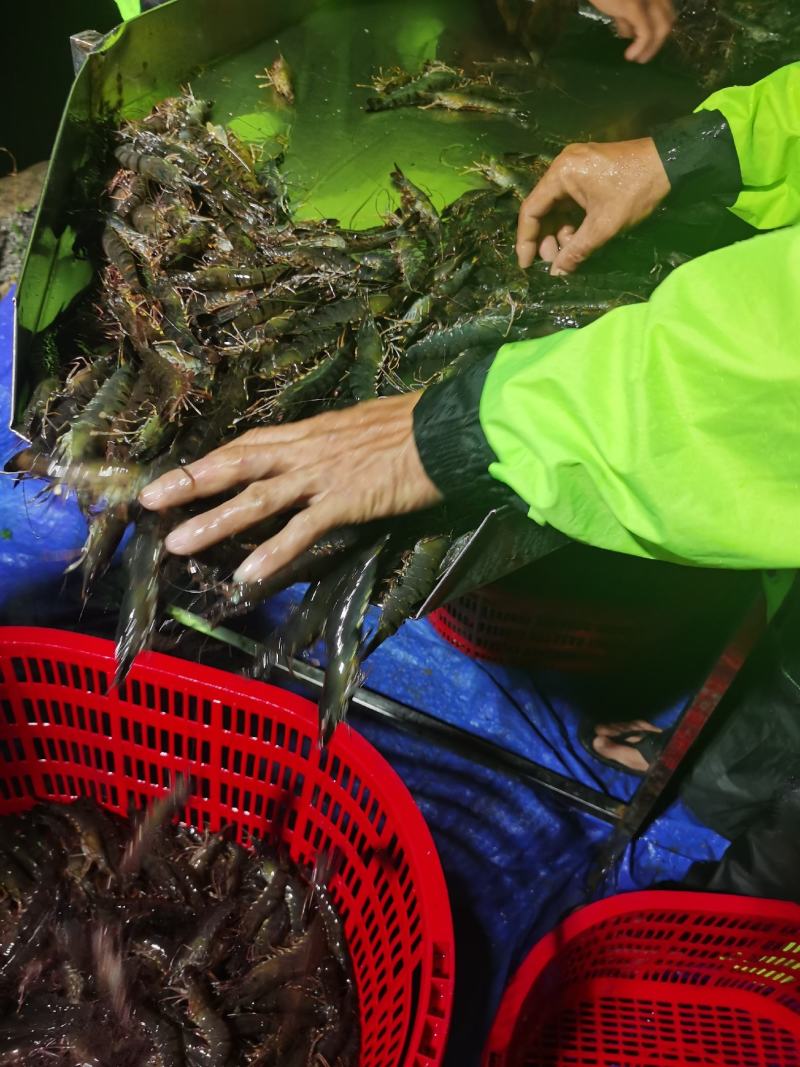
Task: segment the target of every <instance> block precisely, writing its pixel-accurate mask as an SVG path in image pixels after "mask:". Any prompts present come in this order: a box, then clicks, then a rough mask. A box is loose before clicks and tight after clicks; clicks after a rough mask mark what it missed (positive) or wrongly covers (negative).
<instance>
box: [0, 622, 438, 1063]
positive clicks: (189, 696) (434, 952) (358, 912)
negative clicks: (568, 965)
mask: <svg viewBox="0 0 800 1067" xmlns="http://www.w3.org/2000/svg"><path fill="white" fill-rule="evenodd" d="M113 675H114V661H113V645H112V644H111V643H110V642H108V641H101V640H98V639H96V638H89V637H85V636H83V635H80V634H71V633H64V632H61V631H57V630H41V629H34V628H14V627H5V628H3V627H0V814H7V813H11V812H15V811H20V810H22V809H24V808H27V807H30V806H31V804H32V803H33V802H34V798H36V797H51V798H54V799H56V800H64V801H66V800H69V799H70V798H74V797H76V796H79V795H83V794H87V795H90V796H93V797H94V798H95V799H97V800H98V801H99V802H101V803H102V804H104V805H105V806H106V807H108V808H109V809H111V810H112V811H116V812H119V813H121V814H126V813H127V811H128V810H129V806H130V805H131V804H136V805H141V804H143V803H144V802H146V801H148V800H150V799H151V798H152V797H153V796H155V795H158V794H160V793H162V792H163V791H164V790H165V789H166V788H167V787H168V785H169V783H170V782H171V781H174V778H175V775H176V774H177V773H179V772H180V773H183V774H187V775H191V777H192V780H193V782H194V783H195V784H196V794H195V795H194V796H193V798H192V800H191V802H190V804H189V806H188V808H187V817H188V818H189V819H190V820H191V822H192V823H193V824H194V825H195V826H197V827H198V828H201V829H204V828H208V829H211V830H215V829H218V828H219V827H220V826H222V825H226V824H233V825H234V826H235V827H236V830H237V833H238V836H239V839H240V840H241V841H243V842H244V841H246V840H247V839H248V838H249V837H250V836H251V835H253V834H256V835H260V836H266V837H269V838H270V839H271V840H273V841H275V840H279V841H281V842H282V843H283V844H284V845H285V846H286V847H287V848H288V851H289V853H290V855H291V857H292V858H293V859H294V860H295V861H296V862H297V863H300V864H303V865H310V864H311V863H313V861H314V858H315V857H316V856H317V854H318V853H319V852H320V850H325V851H327V852H329V853H330V852H333V851H336V852H338V853H339V854H340V855H341V856H342V862H341V864H339V865H338V871H337V873H336V875H335V876H334V877H333V879H332V880H331V882H330V883H329V888H330V890H331V894H332V896H333V898H334V900H335V901H336V903H337V905H338V907H339V909H340V911H341V914H342V916H343V920H344V928H345V933H346V935H347V942H348V947H349V949H350V955H351V958H352V961H353V967H354V970H355V980H356V986H357V990H358V1001H359V1010H360V1022H361V1056H360V1061H359V1062H360V1065H361V1067H433V1065H435V1064H438V1063H440V1062H441V1059H442V1055H443V1051H444V1045H445V1040H446V1037H447V1029H448V1023H449V1019H450V1009H451V1002H452V995H453V928H452V920H451V916H450V909H449V903H448V897H447V890H446V888H445V884H444V878H443V875H442V870H441V866H440V864H439V859H438V856H437V854H436V849H435V847H434V844H433V840H432V839H431V835H430V832H429V831H428V828H427V826H426V824H425V821H424V819H423V818H422V815H421V814H420V812H419V810H418V808H417V807H416V805H415V804H414V801H413V800H412V798H411V795H410V794H409V792H408V790H407V789H406V787H405V786H404V785H403V783H402V781H401V780H400V779H399V778H398V776H397V775H396V774H395V773H394V771H393V770H392V769H391V767H390V766H389V765H388V764H387V763H386V761H385V760H384V759H383V758H382V757H381V756H380V755H379V754H378V752H376V751H375V749H374V748H373V747H372V746H371V745H370V744H368V743H367V742H366V741H365V740H364V739H363V738H362V737H360V736H359V735H358V734H357V733H355V732H354V731H353V730H350V729H346V728H341V729H339V730H337V731H336V734H335V736H334V738H333V740H332V741H331V743H330V744H329V745H328V746H327V747H326V748H325V749H323V750H320V749H319V746H318V745H317V740H316V738H317V730H318V727H317V710H316V708H315V707H314V705H313V704H311V703H310V702H309V701H307V700H303V699H302V698H300V697H298V696H295V695H294V694H292V693H287V692H285V691H283V690H281V689H277V688H276V687H274V686H269V685H264V684H263V683H259V682H253V681H249V680H247V679H243V678H239V677H238V676H235V675H231V674H227V673H225V672H223V671H219V670H214V669H210V668H206V667H202V666H198V665H195V664H191V663H187V662H186V661H184V660H179V659H174V658H172V657H170V656H164V655H160V654H158V653H148V654H145V655H142V656H140V657H139V658H138V659H137V661H136V664H135V666H134V668H133V670H132V671H131V673H130V676H129V678H128V680H127V681H126V682H125V684H124V685H123V686H122V687H121V689H120V690H119V691H116V690H114V691H111V692H110V691H109V686H110V684H111V680H112V678H113Z"/></svg>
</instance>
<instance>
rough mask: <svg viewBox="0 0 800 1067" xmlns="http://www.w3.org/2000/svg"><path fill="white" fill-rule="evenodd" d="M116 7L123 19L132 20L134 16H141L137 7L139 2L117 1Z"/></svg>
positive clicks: (137, 0)
mask: <svg viewBox="0 0 800 1067" xmlns="http://www.w3.org/2000/svg"><path fill="white" fill-rule="evenodd" d="M117 7H118V8H119V13H120V15H121V16H122V17H123V19H125V20H127V19H132V18H134V17H135V16H136V15H139V14H141V8H140V7H139V0H117Z"/></svg>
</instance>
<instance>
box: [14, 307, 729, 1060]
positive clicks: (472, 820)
mask: <svg viewBox="0 0 800 1067" xmlns="http://www.w3.org/2000/svg"><path fill="white" fill-rule="evenodd" d="M11 319H12V307H11V300H10V299H9V298H6V299H5V300H4V301H3V302H1V303H0V421H2V428H0V453H1V458H2V460H3V462H5V460H6V459H7V458H8V456H9V455H10V454H11V453H12V452H13V451H14V450H15V449H16V448H17V447H18V446H19V445H18V440H17V439H16V438H15V437H14V435H13V434H11V433H10V432H8V431H7V430H6V429H5V427H6V425H7V423H8V414H9V387H10V376H11ZM34 496H35V488H34V483H31V482H29V483H26V484H24V485H19V486H17V487H16V488H15V487H14V486H13V481H12V479H11V478H9V477H3V478H2V479H0V606H2V604H6V605H8V603H9V601H11V600H12V598H13V599H18V598H19V597H20V596H24V598H25V600H26V601H27V602H28V603H31V602H32V601H35V602H36V606H37V608H38V611H37V621H40V622H42V623H43V624H46V623H47V621H48V619H51V620H52V624H53V625H64V624H65V617H66V620H69V616H70V612H71V611H72V612H73V613H74V608H73V607H71V606H70V604H68V603H67V604H65V603H64V601H63V600H61V601H59V597H58V594H59V590H60V588H61V586H62V572H63V570H64V566H65V563H66V562H68V561H69V560H71V559H73V558H74V557H75V555H76V553H77V550H78V549H79V547H80V545H81V543H82V540H83V534H84V524H83V520H82V519H81V517H80V515H79V513H78V511H77V508H76V506H75V503H74V501H69V500H48V501H36V500H34ZM300 595H301V590H299V589H292V590H288V591H287V592H285V593H283V594H281V595H280V596H278V597H276V598H275V599H274V600H273V601H272V602H271V604H270V605H269V608H268V611H267V612H266V614H265V618H264V626H265V627H268V626H269V625H270V624H271V623H274V622H275V621H278V620H279V619H280V618H282V617H284V616H285V614H286V612H287V610H288V609H289V607H290V606H291V604H292V603H293V602H295V601H296V600H297V598H298V597H299V596H300ZM72 621H73V624H75V623H76V621H77V620H76V619H75V618H73V620H72ZM313 655H316V658H317V659H319V656H320V650H318V649H316V650H313V653H312V656H313ZM366 685H367V686H368V687H369V688H371V689H373V690H375V691H376V692H379V693H382V694H384V695H386V696H389V697H392V698H394V699H395V700H398V701H400V702H402V703H404V704H407V705H409V706H411V707H413V708H416V709H418V710H421V711H425V712H428V713H430V714H433V715H435V716H437V717H438V718H440V719H442V720H446V721H447V722H450V723H453V724H455V725H457V726H460V727H462V728H464V729H467V730H469V731H471V732H473V733H475V734H478V735H480V736H482V737H485V738H488V739H490V740H492V741H494V742H496V743H497V744H501V745H503V746H505V747H507V748H508V749H511V750H513V751H515V752H517V753H520V754H522V755H525V756H528V757H530V758H531V759H534V760H536V761H537V762H538V763H541V764H543V765H545V766H547V767H550V768H552V769H554V770H557V771H561V772H563V773H566V774H569V775H571V776H573V777H575V778H576V779H578V780H579V781H581V782H584V783H586V784H588V785H591V786H594V787H598V786H602V787H605V788H607V789H608V790H609V791H610V792H612V793H613V794H615V795H616V796H618V797H629V796H630V795H631V794H632V793H633V791H634V790H635V788H636V785H637V783H638V779H636V778H634V777H632V776H630V775H626V774H623V773H617V772H615V771H614V770H612V769H610V768H606V767H604V766H602V765H601V764H599V763H596V762H595V761H593V760H592V759H591V758H590V757H589V756H588V754H587V753H586V752H585V751H584V749H583V748H582V747H581V745H580V744H579V743H578V741H577V728H578V725H579V723H580V721H581V717H582V716H583V715H585V714H587V713H594V714H596V713H597V709H598V708H599V707H601V706H608V703H609V701H610V700H611V699H615V700H616V699H619V700H621V702H622V704H623V705H624V706H623V707H622V708H621V709H620V710H621V712H624V716H625V717H627V716H639V715H644V716H646V717H649V718H651V719H653V720H654V721H657V722H659V723H667V722H670V721H672V720H673V719H674V718H675V716H676V715H677V714H678V712H679V711H680V708H681V706H682V705H683V703H684V700H685V698H683V699H681V700H679V701H675V700H674V699H673V700H669V701H659V700H658V698H657V696H653V695H650V696H648V697H647V698H646V700H645V701H644V704H643V698H642V697H641V695H640V694H638V693H636V692H632V693H628V694H623V696H622V697H621V698H620V697H619V695H618V694H613V695H612V694H609V693H608V692H604V691H603V687H602V686H601V685H600V683H599V682H597V681H596V680H595V681H592V680H586V679H578V678H576V677H569V676H564V675H553V674H545V673H539V674H535V675H534V674H529V673H527V672H525V671H522V670H516V669H509V668H504V667H499V666H496V665H489V664H485V663H480V662H476V661H473V660H470V659H468V658H467V657H466V656H464V655H462V654H461V653H460V652H458V651H457V650H456V649H454V648H453V647H451V646H450V645H449V644H447V642H446V641H444V640H443V639H442V638H441V637H439V636H438V635H437V634H436V632H435V631H434V630H433V628H432V627H431V626H430V625H429V624H428V623H427V622H424V621H423V622H410V623H406V625H405V626H403V628H402V629H401V630H400V632H399V633H398V634H397V635H396V636H395V637H393V638H392V639H391V640H390V641H389V642H387V643H386V644H385V645H384V646H382V647H381V648H380V649H379V650H378V651H377V652H376V653H375V655H374V656H373V657H371V659H370V660H369V661H368V664H367V678H366ZM620 717H623V715H622V714H620ZM352 722H353V724H354V725H355V726H356V727H357V728H358V729H359V730H361V731H362V732H363V733H364V734H365V735H366V736H367V737H368V738H369V740H370V741H372V742H373V744H375V745H376V746H377V747H378V748H379V749H380V750H381V751H382V752H383V754H384V755H385V756H386V757H387V759H388V760H389V761H390V762H391V763H392V764H393V766H394V767H395V768H396V769H397V771H398V772H399V774H400V775H401V776H402V778H403V779H404V780H405V782H406V784H407V785H408V787H409V789H410V790H411V792H412V794H413V796H414V798H415V800H416V801H417V803H418V804H419V806H420V808H421V810H422V812H423V814H424V815H425V818H426V819H427V821H428V824H429V826H430V828H431V830H432V832H433V836H434V838H435V840H436V844H437V847H438V849H439V854H440V857H441V860H442V865H443V867H444V870H445V875H446V878H447V882H448V887H449V891H450V897H451V904H452V908H453V915H454V920H455V925H456V944H457V959H458V964H457V981H456V987H457V996H456V1008H455V1015H454V1021H453V1027H452V1035H451V1041H450V1048H449V1052H448V1064H451V1065H453V1067H455V1065H458V1067H473V1065H476V1064H477V1063H478V1062H479V1059H480V1049H481V1047H482V1045H483V1042H484V1040H485V1037H486V1034H487V1031H488V1027H489V1026H490V1024H491V1020H492V1018H493V1015H494V1012H495V1010H496V1007H497V1004H498V1001H499V999H500V996H501V995H502V991H503V988H504V987H505V984H506V982H507V980H508V978H509V975H510V973H511V972H512V970H513V968H514V967H515V966H516V965H517V964H518V963H519V962H520V960H521V959H522V957H523V956H524V954H525V952H527V950H528V949H529V948H530V947H531V945H532V944H534V943H535V941H536V940H538V938H539V937H541V936H542V935H543V934H544V933H546V932H547V931H548V930H549V929H550V928H551V927H552V926H553V925H554V924H555V923H556V922H557V921H558V920H559V919H560V918H561V917H562V916H563V915H564V914H565V913H566V912H567V911H569V910H571V909H572V908H574V907H577V906H579V905H580V904H582V903H584V902H585V901H586V895H585V886H586V878H587V874H588V871H589V869H590V867H591V864H592V861H593V859H594V856H595V854H596V849H597V847H598V845H599V844H600V843H601V842H602V841H603V840H604V839H605V838H606V837H607V835H608V834H609V832H610V827H609V826H608V824H606V823H604V822H602V821H600V820H598V819H595V818H593V817H591V816H588V815H584V814H581V813H578V812H576V811H575V810H572V809H570V808H568V807H566V806H564V805H563V804H562V803H561V802H559V801H557V800H556V799H555V798H554V797H552V796H551V795H549V794H545V793H543V792H541V791H537V790H535V789H534V788H532V787H531V786H530V785H528V784H525V783H523V782H522V781H521V780H519V779H516V778H514V777H512V776H509V775H505V774H502V773H497V772H496V771H494V770H490V769H488V768H487V767H483V766H481V765H479V764H476V763H473V762H471V761H469V760H466V759H464V758H462V757H461V756H458V755H455V754H453V752H452V751H449V750H448V749H447V748H446V747H445V746H444V745H443V744H442V743H441V742H439V741H438V740H432V739H430V738H429V737H428V736H417V735H412V734H409V733H407V732H405V731H401V730H398V729H396V728H395V727H393V726H391V725H387V724H385V723H379V722H376V721H375V720H371V719H366V718H360V717H354V718H353V720H352ZM726 844H727V842H726V841H725V840H724V839H723V838H721V837H719V836H718V835H716V834H714V833H713V832H712V831H710V830H708V829H707V828H705V827H703V826H701V825H700V824H699V823H698V822H697V821H696V820H695V819H694V818H693V817H692V815H691V813H689V812H688V811H687V810H686V809H685V808H684V807H683V806H682V805H681V804H680V803H678V802H676V803H674V804H672V805H671V806H670V807H669V808H668V809H667V810H666V812H665V813H664V814H663V815H661V817H660V818H659V819H658V820H657V821H656V822H655V823H653V824H652V825H651V826H650V827H649V829H648V830H647V832H646V833H645V834H644V835H643V837H642V838H641V839H640V840H638V841H636V842H635V843H634V845H633V846H632V847H631V848H629V849H628V851H627V852H626V854H625V856H624V858H623V860H622V863H621V864H620V867H619V869H618V870H617V872H615V877H614V878H613V879H612V880H611V881H610V882H609V884H608V885H607V886H606V890H605V891H606V892H607V893H612V892H621V891H626V890H632V889H643V888H646V887H648V886H650V885H653V884H654V883H656V882H660V881H667V880H677V879H680V878H682V877H683V875H684V874H685V872H686V871H687V869H688V867H689V866H690V865H691V863H692V862H693V861H695V860H707V859H711V858H716V857H718V856H719V855H720V854H721V852H722V851H723V849H724V847H725V845H726Z"/></svg>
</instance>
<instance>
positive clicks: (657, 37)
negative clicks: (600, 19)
mask: <svg viewBox="0 0 800 1067" xmlns="http://www.w3.org/2000/svg"><path fill="white" fill-rule="evenodd" d="M591 4H592V6H593V7H596V8H597V10H598V11H601V12H602V13H603V14H604V15H610V16H611V18H612V19H613V20H614V24H615V26H616V27H617V33H618V34H619V35H620V37H630V38H632V39H633V43H632V44H630V45H629V46H628V48H627V49H626V51H625V58H626V59H629V60H631V61H632V62H634V63H647V62H649V60H651V59H652V58H653V56H654V55H655V54H656V53H657V52H658V50H659V49H660V48H661V46H662V45H663V43H664V41H666V39H667V37H669V35H670V33H671V32H672V27H673V25H674V24H675V8H674V7H673V6H672V0H591Z"/></svg>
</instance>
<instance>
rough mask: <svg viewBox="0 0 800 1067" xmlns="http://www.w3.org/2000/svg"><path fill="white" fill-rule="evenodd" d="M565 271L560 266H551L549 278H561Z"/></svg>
mask: <svg viewBox="0 0 800 1067" xmlns="http://www.w3.org/2000/svg"><path fill="white" fill-rule="evenodd" d="M566 273H567V272H566V271H565V270H564V269H563V268H562V267H551V268H550V276H551V278H563V277H564V275H565V274H566Z"/></svg>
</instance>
